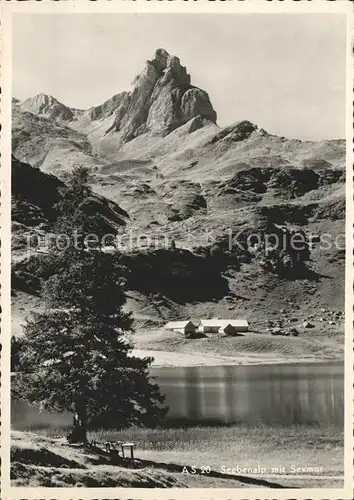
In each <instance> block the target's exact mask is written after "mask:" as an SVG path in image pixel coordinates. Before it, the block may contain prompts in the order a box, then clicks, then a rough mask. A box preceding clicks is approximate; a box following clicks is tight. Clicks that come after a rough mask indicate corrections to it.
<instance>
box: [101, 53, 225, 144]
mask: <svg viewBox="0 0 354 500" xmlns="http://www.w3.org/2000/svg"><path fill="white" fill-rule="evenodd" d="M197 116H201V117H202V118H204V119H206V120H209V121H212V122H213V123H216V112H215V110H214V108H213V106H212V104H211V102H210V99H209V96H208V94H207V92H206V91H205V90H202V89H200V88H198V87H195V86H193V85H192V84H191V77H190V75H189V74H188V73H187V70H186V68H185V67H184V66H182V65H181V63H180V60H179V58H178V57H177V56H174V55H170V54H169V53H168V52H167V51H166V50H165V49H161V48H160V49H157V50H156V52H155V54H154V58H153V59H151V60H148V61H147V62H146V64H145V67H144V69H143V71H142V72H141V73H140V75H138V76H137V77H136V78H135V79H134V81H133V88H132V91H131V92H129V93H126V94H124V96H123V95H122V98H121V99H120V101H119V105H118V108H117V110H116V113H115V119H114V121H113V124H112V126H111V127H110V128H109V129H108V130H107V133H112V132H119V140H120V142H122V143H124V142H128V141H130V140H132V139H134V138H135V137H137V136H138V135H141V134H143V133H145V132H152V133H155V134H161V135H167V134H168V133H170V132H172V131H173V130H174V129H176V128H177V127H179V126H181V125H183V124H185V123H186V122H188V121H189V120H191V119H192V118H195V117H197ZM201 123H202V122H201Z"/></svg>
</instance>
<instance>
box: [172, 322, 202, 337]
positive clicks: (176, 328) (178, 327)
mask: <svg viewBox="0 0 354 500" xmlns="http://www.w3.org/2000/svg"><path fill="white" fill-rule="evenodd" d="M165 328H166V330H172V331H173V332H181V333H184V334H185V335H187V334H193V333H195V332H196V330H197V326H196V325H195V324H194V323H192V321H190V320H189V321H170V322H169V323H167V324H166V325H165Z"/></svg>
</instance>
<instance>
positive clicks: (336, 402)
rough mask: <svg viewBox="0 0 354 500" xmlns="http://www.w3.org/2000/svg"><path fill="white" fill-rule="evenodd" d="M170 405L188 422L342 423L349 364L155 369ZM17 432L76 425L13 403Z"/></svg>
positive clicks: (170, 414)
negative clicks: (345, 365)
mask: <svg viewBox="0 0 354 500" xmlns="http://www.w3.org/2000/svg"><path fill="white" fill-rule="evenodd" d="M151 372H152V375H153V376H154V377H156V379H155V382H157V383H158V384H159V385H160V387H161V391H162V392H163V393H164V394H165V395H166V401H165V404H167V405H168V406H169V412H168V416H167V418H168V419H169V420H170V421H183V422H185V423H188V422H189V423H192V422H193V423H199V424H203V423H205V424H210V423H214V422H215V423H234V422H249V423H253V422H255V423H256V422H265V423H282V424H285V425H287V424H289V425H290V424H306V423H310V422H311V423H319V424H328V423H332V424H336V425H339V426H343V419H344V365H343V363H329V362H328V363H299V364H288V365H286V364H279V365H249V366H203V367H166V368H152V369H151ZM12 423H13V426H14V427H15V428H17V429H23V428H28V427H33V428H36V427H37V428H38V427H39V426H43V427H49V426H52V427H55V426H62V425H70V424H71V416H70V415H69V414H61V415H58V414H48V413H41V414H40V413H39V411H38V409H37V408H35V407H29V405H28V404H27V403H25V402H18V401H16V402H13V404H12Z"/></svg>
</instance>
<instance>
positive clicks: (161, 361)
mask: <svg viewBox="0 0 354 500" xmlns="http://www.w3.org/2000/svg"><path fill="white" fill-rule="evenodd" d="M132 355H133V356H136V357H138V358H143V357H152V358H154V361H153V362H152V364H151V367H152V368H173V367H180V368H183V367H202V366H205V367H207V366H257V365H283V364H291V365H295V364H299V365H301V364H313V363H316V364H321V363H334V364H335V363H344V357H343V358H333V357H329V358H327V359H326V358H320V359H319V358H315V357H314V356H309V357H302V358H300V357H298V358H290V357H289V358H287V357H280V356H279V357H276V356H274V354H272V355H266V354H263V355H262V354H256V355H252V354H245V355H239V356H225V355H222V356H221V355H218V354H215V355H210V354H209V353H208V354H191V353H178V352H171V351H162V350H157V349H133V351H132Z"/></svg>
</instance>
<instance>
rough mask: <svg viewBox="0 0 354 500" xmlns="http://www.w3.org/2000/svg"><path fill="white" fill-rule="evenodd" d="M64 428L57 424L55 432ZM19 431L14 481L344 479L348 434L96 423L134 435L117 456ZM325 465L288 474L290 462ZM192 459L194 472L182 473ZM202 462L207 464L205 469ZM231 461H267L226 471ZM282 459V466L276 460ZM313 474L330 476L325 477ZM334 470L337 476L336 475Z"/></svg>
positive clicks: (290, 483)
mask: <svg viewBox="0 0 354 500" xmlns="http://www.w3.org/2000/svg"><path fill="white" fill-rule="evenodd" d="M58 432H59V434H60V430H59V431H58V430H55V429H52V431H50V434H51V435H55V434H57V433H58ZM46 434H47V435H46V436H44V435H38V434H33V433H20V432H15V433H14V434H13V438H12V478H13V484H14V485H16V486H26V485H27V486H70V485H72V486H125V487H225V488H227V487H228V488H231V487H232V488H240V487H246V486H248V487H317V486H321V487H325V486H327V487H331V486H335V487H340V486H341V480H340V479H338V478H337V477H338V476H341V475H342V474H343V437H342V432H341V431H340V430H338V429H336V428H332V427H328V428H324V429H323V428H313V427H295V426H294V427H290V428H289V427H286V428H285V427H266V426H264V427H262V426H261V427H249V426H238V427H234V426H233V427H212V428H210V427H196V428H189V429H156V430H149V429H145V430H144V429H128V430H126V431H121V432H117V431H99V432H96V433H92V434H91V436H90V438H95V439H98V440H99V442H104V441H106V440H110V441H111V440H112V441H116V440H124V441H126V440H127V441H134V442H135V443H136V453H135V455H136V458H137V461H136V464H135V468H132V464H131V462H130V461H129V460H125V461H122V460H116V463H112V458H111V457H110V456H109V455H107V454H106V453H104V452H103V451H102V450H100V449H99V448H96V449H91V450H88V449H86V450H85V449H83V448H80V447H77V446H69V445H67V444H66V443H65V440H64V439H63V438H59V437H48V431H47V432H46ZM293 464H295V465H296V466H300V467H306V468H307V467H312V468H316V467H318V468H320V470H319V471H312V472H311V471H309V472H305V473H303V472H301V473H300V472H299V473H297V474H292V475H291V470H290V468H291V465H293ZM193 465H194V466H195V467H196V469H197V474H196V475H193V474H183V473H182V471H183V467H184V466H186V467H187V468H188V470H189V472H191V471H192V469H191V467H192V466H193ZM202 466H210V469H211V472H210V473H209V474H202V473H201V468H202ZM222 466H224V467H228V468H232V467H234V468H236V467H237V466H239V467H242V468H250V469H256V468H257V467H258V468H259V467H262V468H264V469H266V470H265V471H263V472H262V473H260V474H259V473H257V471H254V470H248V471H242V473H237V471H234V472H233V473H232V472H231V471H230V472H229V473H226V472H225V469H224V470H223V469H222ZM281 466H284V468H285V469H284V470H283V471H282V472H281V473H276V472H275V471H272V468H273V467H281ZM316 476H326V477H327V476H328V478H327V479H324V478H323V477H317V478H316ZM331 476H332V478H331Z"/></svg>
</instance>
